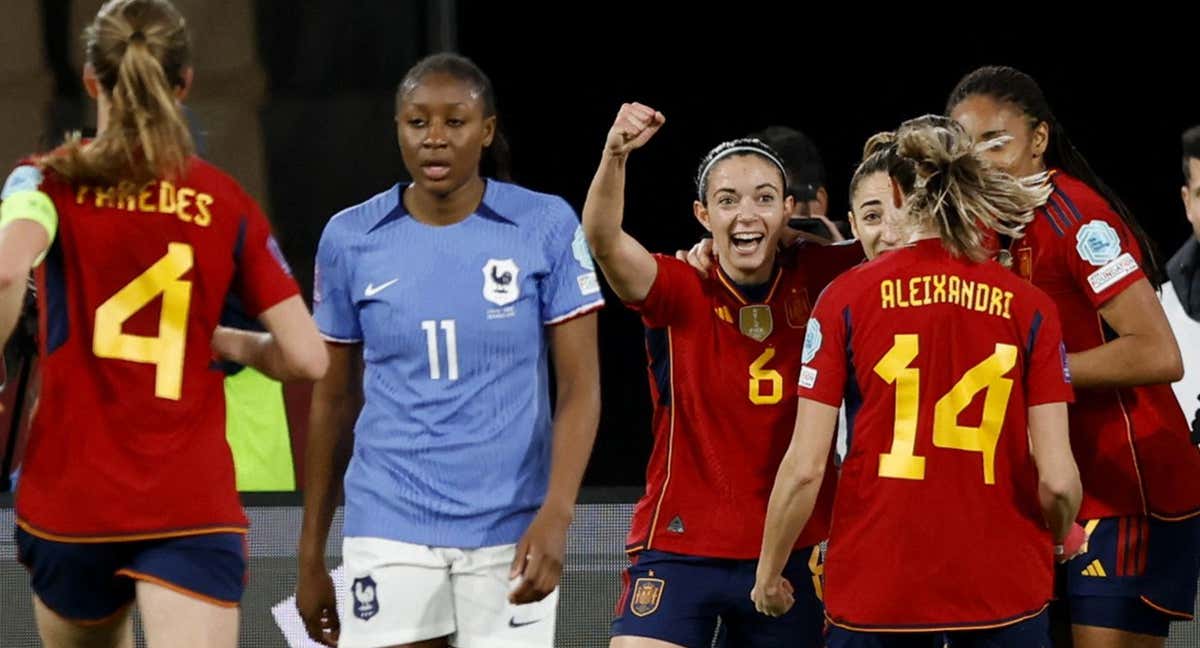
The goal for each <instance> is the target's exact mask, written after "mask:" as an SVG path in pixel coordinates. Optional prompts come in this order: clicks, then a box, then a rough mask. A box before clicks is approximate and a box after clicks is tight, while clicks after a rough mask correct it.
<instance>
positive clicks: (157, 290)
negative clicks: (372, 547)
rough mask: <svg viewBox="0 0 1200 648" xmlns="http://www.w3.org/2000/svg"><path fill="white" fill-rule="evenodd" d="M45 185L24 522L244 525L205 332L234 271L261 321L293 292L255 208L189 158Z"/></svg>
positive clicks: (133, 527)
mask: <svg viewBox="0 0 1200 648" xmlns="http://www.w3.org/2000/svg"><path fill="white" fill-rule="evenodd" d="M40 188H41V190H42V191H43V192H45V193H46V194H48V195H49V196H50V197H51V198H52V200H53V201H54V204H55V207H56V209H57V210H58V213H59V230H58V235H57V237H56V238H55V240H54V242H53V243H52V245H51V248H50V250H49V251H48V253H47V256H46V260H45V262H44V263H43V264H42V266H41V267H40V268H39V270H38V273H37V278H38V302H39V307H40V315H41V339H40V344H41V354H42V376H43V387H42V390H41V399H40V402H39V403H38V409H37V412H36V415H35V418H34V424H33V432H32V434H31V438H30V442H29V448H28V451H27V455H26V460H25V465H24V466H23V471H22V481H21V484H20V492H19V496H18V514H19V516H20V518H21V520H22V522H23V523H24V524H25V525H27V526H29V527H32V528H33V529H34V530H37V531H40V532H42V533H43V534H44V535H45V534H55V535H64V536H97V535H103V536H106V537H109V536H112V537H124V536H129V535H141V534H151V535H155V534H163V533H177V532H178V533H186V532H190V531H194V530H196V529H199V528H211V527H217V528H220V527H241V526H244V524H245V519H244V516H243V514H242V512H241V508H240V505H239V504H238V501H237V496H236V492H235V491H234V488H233V469H232V462H231V459H230V454H229V449H228V446H227V445H226V443H225V410H224V399H223V391H222V381H223V378H224V376H223V374H222V373H221V372H220V371H219V370H218V369H217V368H216V367H214V366H212V365H213V352H212V347H211V340H212V334H213V330H214V329H215V327H216V326H217V324H218V323H219V321H220V319H221V314H222V311H223V310H224V308H225V305H226V300H227V297H228V294H229V292H230V289H231V284H233V283H234V282H235V279H236V287H237V289H238V294H239V296H240V297H241V299H242V301H243V303H245V304H246V305H247V308H248V310H249V311H250V312H251V313H253V314H255V315H257V314H258V313H260V312H261V311H262V310H263V309H265V308H268V307H270V306H273V305H274V304H275V303H278V302H279V301H281V300H282V299H284V298H286V297H289V296H291V295H294V294H295V293H296V288H295V283H294V281H292V280H291V279H290V276H289V275H288V274H287V272H286V266H285V265H284V264H283V261H282V256H281V255H280V254H279V253H278V249H277V247H275V244H274V242H273V241H272V240H271V239H270V236H269V231H268V226H267V224H266V221H265V219H264V218H263V216H262V214H261V213H260V212H259V210H258V208H257V206H256V205H255V204H254V202H253V201H252V200H251V199H250V198H249V197H248V196H246V195H245V193H244V192H243V191H242V190H241V189H240V187H238V185H237V184H236V183H235V182H234V181H233V180H232V179H230V178H229V177H228V176H226V175H225V174H224V173H222V172H220V171H219V170H217V169H216V168H215V167H213V166H212V165H210V164H208V163H206V162H204V161H202V160H200V159H198V158H193V159H192V160H191V162H190V163H189V165H188V168H187V170H186V172H185V173H184V174H183V175H182V176H180V177H179V178H178V179H176V180H174V181H168V180H160V181H155V182H152V183H149V184H148V185H145V186H144V187H136V186H133V185H128V186H112V187H105V186H95V185H92V184H70V183H67V182H65V181H64V180H63V179H61V178H59V177H57V176H55V175H54V174H53V173H48V175H47V176H46V177H45V178H44V180H43V181H42V182H41V185H40ZM271 265H274V267H273V268H271V267H269V266H271Z"/></svg>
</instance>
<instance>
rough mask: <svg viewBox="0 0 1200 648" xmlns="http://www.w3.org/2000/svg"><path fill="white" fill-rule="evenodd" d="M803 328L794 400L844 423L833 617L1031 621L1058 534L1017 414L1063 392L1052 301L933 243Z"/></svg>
mask: <svg viewBox="0 0 1200 648" xmlns="http://www.w3.org/2000/svg"><path fill="white" fill-rule="evenodd" d="M809 328H810V332H809V336H808V337H807V338H806V340H805V347H804V359H805V360H806V363H805V365H804V368H803V369H802V370H801V373H800V388H799V394H800V396H801V397H804V398H809V399H812V400H815V401H818V402H821V403H825V404H827V405H831V406H835V407H836V406H837V405H838V404H840V403H841V402H842V399H843V396H844V397H845V400H846V411H847V418H848V420H849V422H850V443H849V451H848V453H847V456H846V459H845V461H844V462H843V463H842V471H841V478H840V481H839V483H838V491H837V498H836V501H835V503H834V509H833V526H832V528H831V530H830V537H829V552H828V554H827V556H826V562H825V605H826V608H827V612H828V615H829V617H830V619H831V620H832V621H833V623H836V624H838V625H841V626H844V627H847V628H852V629H857V630H874V631H888V630H912V629H936V628H945V629H954V628H959V629H962V628H971V627H983V626H994V625H1000V624H1006V623H1012V622H1016V621H1019V620H1021V619H1023V618H1026V617H1028V616H1030V615H1034V614H1037V613H1038V612H1039V611H1040V610H1041V609H1042V608H1043V607H1044V606H1045V605H1046V602H1047V601H1048V600H1049V599H1050V596H1051V593H1052V582H1053V578H1054V571H1053V555H1052V553H1053V551H1052V545H1053V541H1052V539H1051V537H1050V532H1049V531H1048V530H1047V528H1046V524H1045V522H1044V519H1043V516H1042V513H1041V508H1040V507H1039V505H1038V498H1037V484H1038V476H1037V471H1036V469H1035V467H1034V463H1033V458H1032V457H1031V456H1030V454H1029V436H1028V434H1027V431H1026V419H1027V410H1028V408H1029V407H1030V406H1032V405H1038V404H1043V403H1054V402H1063V401H1069V400H1070V399H1071V385H1070V382H1069V379H1068V377H1067V376H1066V375H1065V374H1066V371H1065V354H1064V352H1063V350H1062V334H1061V332H1060V329H1059V323H1058V316H1057V315H1056V314H1055V308H1054V304H1053V303H1052V302H1051V301H1050V299H1049V298H1048V297H1046V296H1045V295H1044V294H1042V293H1041V292H1040V291H1038V290H1036V289H1034V288H1033V287H1032V286H1030V285H1029V284H1028V283H1026V282H1023V281H1021V280H1020V279H1019V278H1018V277H1016V276H1014V275H1013V274H1012V273H1011V272H1009V271H1007V270H1005V269H1004V268H1003V267H1001V266H1000V265H998V264H996V263H994V262H991V261H989V262H986V263H979V264H976V263H971V262H969V261H966V260H962V259H956V258H953V257H951V256H950V255H949V253H947V252H946V251H945V250H944V249H943V248H942V246H941V243H940V241H938V240H926V241H920V242H919V243H917V244H916V245H914V246H911V247H908V248H904V249H901V250H897V251H894V252H889V253H887V254H885V255H883V256H882V257H880V258H878V259H876V260H875V261H873V262H871V263H868V264H865V265H863V266H860V267H858V268H855V269H854V270H851V271H850V272H847V273H846V274H844V275H842V276H841V277H840V278H838V279H837V280H835V281H834V282H833V283H831V284H830V285H829V287H828V288H827V289H826V290H825V292H824V294H822V296H821V298H820V300H819V301H818V302H817V306H816V308H815V310H814V313H813V322H812V323H811V324H810V325H809ZM826 433H827V432H826Z"/></svg>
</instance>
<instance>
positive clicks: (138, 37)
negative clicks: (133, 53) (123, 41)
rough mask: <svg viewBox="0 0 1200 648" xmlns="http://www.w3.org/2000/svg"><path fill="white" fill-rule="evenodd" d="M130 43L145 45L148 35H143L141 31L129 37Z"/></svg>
mask: <svg viewBox="0 0 1200 648" xmlns="http://www.w3.org/2000/svg"><path fill="white" fill-rule="evenodd" d="M129 42H131V43H145V42H146V34H144V33H142V31H141V30H140V29H139V30H137V31H135V32H133V33H132V34H130V35H129Z"/></svg>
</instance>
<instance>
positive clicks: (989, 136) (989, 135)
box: [979, 128, 1007, 142]
mask: <svg viewBox="0 0 1200 648" xmlns="http://www.w3.org/2000/svg"><path fill="white" fill-rule="evenodd" d="M1006 134H1007V131H1005V130H1004V129H1003V128H1001V129H1000V130H990V131H988V132H986V133H984V134H983V135H980V136H979V140H980V141H981V142H986V141H988V140H990V139H995V138H997V137H1000V136H1001V135H1006Z"/></svg>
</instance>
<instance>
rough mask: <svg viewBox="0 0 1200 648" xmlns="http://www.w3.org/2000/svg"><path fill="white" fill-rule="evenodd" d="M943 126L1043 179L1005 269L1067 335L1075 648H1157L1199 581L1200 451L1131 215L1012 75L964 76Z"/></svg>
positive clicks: (997, 159)
mask: <svg viewBox="0 0 1200 648" xmlns="http://www.w3.org/2000/svg"><path fill="white" fill-rule="evenodd" d="M946 112H947V114H949V115H950V116H952V117H953V118H954V119H956V120H958V121H959V122H960V123H962V124H963V125H964V126H965V127H966V129H967V131H968V132H970V133H972V134H974V135H975V136H976V137H982V138H988V139H990V138H992V137H996V136H1001V135H1003V136H1007V138H1008V141H1007V143H1006V144H1004V145H1003V146H1000V147H997V148H993V149H992V150H991V151H989V152H988V157H989V159H990V160H991V161H992V162H993V164H995V165H996V166H999V167H1000V168H1002V169H1004V170H1006V171H1008V172H1009V173H1011V174H1013V175H1014V176H1018V177H1024V176H1029V175H1031V174H1036V173H1041V172H1049V173H1050V179H1051V182H1052V183H1053V185H1054V192H1053V194H1051V196H1050V198H1049V200H1048V201H1046V203H1045V204H1043V205H1041V206H1040V207H1039V209H1038V210H1037V216H1036V218H1035V219H1034V220H1033V222H1032V223H1030V225H1029V227H1028V229H1027V232H1026V236H1025V237H1024V238H1022V239H1019V240H1014V241H1012V242H1011V245H1010V246H1009V250H1010V252H1011V255H1012V259H1013V265H1014V269H1015V270H1016V271H1017V273H1018V274H1020V275H1021V276H1022V277H1024V278H1026V279H1029V280H1030V281H1032V282H1033V284H1034V285H1035V286H1037V287H1039V288H1041V289H1042V290H1044V291H1046V293H1047V294H1049V295H1050V296H1051V297H1052V298H1053V299H1054V301H1055V303H1056V304H1057V306H1058V310H1059V313H1060V314H1061V315H1062V319H1063V323H1064V331H1063V339H1064V341H1065V342H1066V346H1067V351H1068V359H1069V363H1070V369H1071V380H1072V382H1073V384H1074V386H1075V387H1076V388H1077V395H1078V400H1077V401H1076V402H1075V404H1074V405H1073V406H1071V408H1070V417H1071V435H1072V446H1073V447H1074V449H1075V455H1076V459H1077V460H1078V461H1079V466H1080V472H1081V474H1082V477H1083V483H1084V486H1085V492H1084V499H1083V505H1082V507H1081V509H1080V518H1081V520H1085V521H1087V522H1086V526H1087V527H1088V528H1089V529H1091V537H1090V540H1089V541H1088V551H1087V552H1086V553H1084V554H1083V555H1081V556H1079V557H1078V558H1076V559H1075V560H1074V561H1072V562H1071V563H1070V564H1069V565H1067V567H1066V585H1067V589H1068V594H1069V608H1070V617H1071V623H1072V625H1073V635H1074V638H1075V643H1076V645H1077V646H1078V647H1079V648H1090V647H1101V646H1104V647H1107V646H1125V647H1129V648H1133V647H1139V648H1140V647H1142V646H1162V645H1163V644H1164V641H1165V637H1166V636H1167V633H1168V629H1169V623H1170V621H1172V620H1186V619H1190V618H1191V616H1192V609H1193V604H1194V602H1195V597H1196V582H1197V577H1198V576H1200V518H1197V517H1196V516H1197V513H1200V451H1198V450H1197V448H1196V447H1195V446H1193V445H1192V444H1191V443H1190V441H1189V430H1188V423H1187V419H1186V417H1185V416H1184V414H1183V412H1182V410H1180V408H1179V404H1178V402H1177V401H1176V400H1175V398H1174V395H1173V394H1172V392H1171V387H1170V383H1171V382H1173V381H1175V380H1178V379H1179V377H1180V376H1181V375H1182V371H1183V369H1182V364H1181V360H1180V354H1179V348H1178V346H1177V345H1176V342H1175V338H1174V335H1173V334H1172V333H1171V328H1170V324H1169V323H1168V322H1167V318H1166V315H1165V314H1164V313H1163V310H1162V306H1160V305H1159V302H1158V299H1157V296H1156V295H1155V293H1154V287H1153V285H1152V284H1151V282H1150V281H1149V280H1148V278H1147V277H1148V276H1149V277H1153V278H1156V277H1157V276H1158V274H1159V272H1158V266H1157V263H1156V262H1155V260H1154V257H1153V255H1152V253H1151V249H1150V246H1149V244H1148V242H1147V239H1146V237H1145V235H1144V234H1143V233H1142V232H1141V229H1140V228H1139V227H1138V225H1137V222H1136V221H1135V220H1134V219H1133V216H1132V215H1131V213H1130V211H1129V209H1128V208H1126V207H1125V205H1124V204H1123V203H1122V202H1121V200H1120V199H1119V198H1117V196H1116V194H1114V193H1113V192H1112V191H1111V190H1110V189H1109V188H1108V187H1107V186H1106V185H1105V184H1104V183H1103V182H1102V181H1101V180H1100V179H1099V178H1098V177H1097V176H1096V174H1095V173H1094V172H1093V171H1092V170H1091V168H1090V167H1089V166H1088V164H1087V162H1086V161H1085V160H1084V159H1083V156H1081V155H1080V153H1079V151H1078V150H1076V148H1075V146H1074V145H1073V144H1072V143H1071V140H1070V138H1068V137H1067V134H1066V132H1065V130H1064V129H1063V126H1062V124H1061V123H1059V122H1058V120H1057V119H1056V118H1055V116H1054V113H1053V112H1052V111H1051V109H1050V106H1049V104H1048V103H1047V101H1046V98H1045V96H1044V95H1043V94H1042V91H1041V88H1039V87H1038V85H1037V82H1036V81H1034V80H1033V79H1032V78H1031V77H1029V76H1028V75H1026V74H1024V73H1022V72H1020V71H1018V70H1014V69H1012V68H1007V67H985V68H980V69H978V70H975V71H974V72H971V73H970V74H968V75H967V76H966V77H964V78H963V79H962V80H961V81H959V83H958V86H957V87H955V89H954V91H953V92H951V94H950V98H949V100H948V101H947V102H946Z"/></svg>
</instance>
